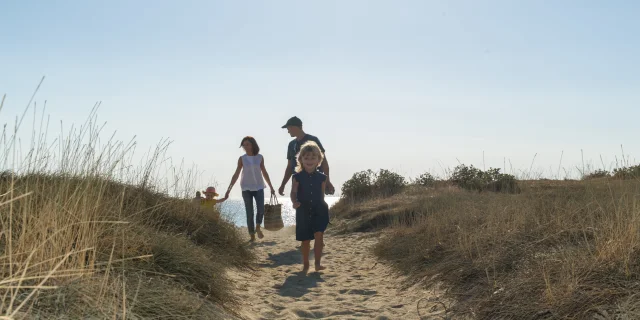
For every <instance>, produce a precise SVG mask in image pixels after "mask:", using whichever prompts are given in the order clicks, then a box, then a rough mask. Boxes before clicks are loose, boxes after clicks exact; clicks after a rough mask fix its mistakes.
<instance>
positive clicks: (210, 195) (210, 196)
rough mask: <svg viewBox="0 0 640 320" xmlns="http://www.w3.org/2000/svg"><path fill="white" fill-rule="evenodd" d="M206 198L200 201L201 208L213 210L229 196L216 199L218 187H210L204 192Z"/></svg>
mask: <svg viewBox="0 0 640 320" xmlns="http://www.w3.org/2000/svg"><path fill="white" fill-rule="evenodd" d="M203 193H204V199H202V200H201V201H200V208H202V209H205V210H213V208H214V207H215V205H216V204H218V203H223V202H225V201H226V200H227V198H222V199H215V198H214V197H217V196H218V194H217V193H216V188H214V187H208V188H207V190H205V191H204V192H203Z"/></svg>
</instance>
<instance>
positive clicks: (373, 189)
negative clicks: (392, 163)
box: [342, 169, 407, 201]
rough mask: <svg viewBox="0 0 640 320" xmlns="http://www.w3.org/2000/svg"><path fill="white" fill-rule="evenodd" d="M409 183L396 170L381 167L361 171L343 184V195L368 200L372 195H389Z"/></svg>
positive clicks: (358, 199)
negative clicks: (374, 169)
mask: <svg viewBox="0 0 640 320" xmlns="http://www.w3.org/2000/svg"><path fill="white" fill-rule="evenodd" d="M406 185H407V182H406V181H405V178H404V177H403V176H401V175H399V174H397V173H395V172H392V171H389V170H385V169H381V170H380V171H379V172H374V171H372V170H366V171H360V172H356V173H354V174H353V176H352V177H351V179H349V180H347V181H346V182H345V183H344V184H343V185H342V197H343V198H345V199H351V200H357V201H360V200H366V199H369V198H371V197H388V196H391V195H394V194H397V193H398V192H400V191H402V189H403V188H404V187H405V186H406Z"/></svg>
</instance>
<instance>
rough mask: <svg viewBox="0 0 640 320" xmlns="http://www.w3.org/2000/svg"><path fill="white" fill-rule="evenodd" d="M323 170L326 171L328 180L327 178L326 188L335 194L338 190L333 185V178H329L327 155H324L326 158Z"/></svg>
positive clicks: (328, 192)
mask: <svg viewBox="0 0 640 320" xmlns="http://www.w3.org/2000/svg"><path fill="white" fill-rule="evenodd" d="M321 167H322V172H324V174H325V175H326V176H327V180H326V190H327V194H334V193H335V192H336V189H335V188H334V187H333V184H332V183H331V179H330V178H329V161H327V155H326V154H325V155H324V160H323V161H322V165H321Z"/></svg>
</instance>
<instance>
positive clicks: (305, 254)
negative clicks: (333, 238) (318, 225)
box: [301, 240, 311, 272]
mask: <svg viewBox="0 0 640 320" xmlns="http://www.w3.org/2000/svg"><path fill="white" fill-rule="evenodd" d="M301 249H302V265H303V266H304V269H302V271H303V272H307V271H308V270H309V253H310V252H311V240H305V241H302V248H301Z"/></svg>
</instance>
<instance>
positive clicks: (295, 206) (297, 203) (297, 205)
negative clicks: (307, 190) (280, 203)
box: [293, 201, 300, 209]
mask: <svg viewBox="0 0 640 320" xmlns="http://www.w3.org/2000/svg"><path fill="white" fill-rule="evenodd" d="M293 208H294V209H298V208H300V202H299V201H296V202H294V203H293Z"/></svg>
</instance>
